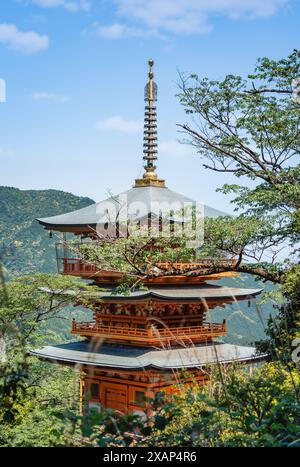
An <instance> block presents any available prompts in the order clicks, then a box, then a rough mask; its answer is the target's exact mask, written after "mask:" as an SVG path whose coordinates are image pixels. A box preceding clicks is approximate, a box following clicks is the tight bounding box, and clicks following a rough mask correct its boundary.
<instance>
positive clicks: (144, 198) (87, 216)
mask: <svg viewBox="0 0 300 467" xmlns="http://www.w3.org/2000/svg"><path fill="white" fill-rule="evenodd" d="M195 204H196V201H195V200H193V199H191V198H189V197H187V196H184V195H182V194H180V193H177V192H175V191H172V190H170V189H169V188H167V187H154V186H140V187H133V188H131V189H130V190H127V191H123V192H122V193H120V194H118V195H115V196H110V197H108V198H106V199H105V200H103V201H100V202H98V203H94V204H91V205H90V206H87V207H85V208H81V209H77V210H76V211H71V212H68V213H65V214H60V215H58V216H52V217H44V218H39V219H37V220H38V222H39V223H40V224H42V225H43V226H45V228H46V229H50V230H62V231H66V232H68V231H70V232H72V231H74V229H76V228H77V230H80V229H82V230H86V231H88V230H90V229H93V228H95V226H96V225H98V224H99V223H100V224H101V222H102V223H104V222H107V220H106V219H107V217H106V216H105V212H106V210H107V209H109V210H110V212H109V220H110V222H111V223H114V222H116V220H117V218H119V217H120V213H122V212H123V211H124V212H125V210H126V212H127V215H126V214H125V215H126V219H127V220H131V219H132V220H135V221H137V220H141V219H144V218H145V217H147V216H148V215H149V214H152V215H157V210H158V208H159V210H160V212H161V214H162V216H168V215H170V209H173V210H174V211H175V213H176V211H179V209H180V208H182V207H184V206H185V205H195ZM203 214H204V217H210V218H215V217H219V216H224V215H226V213H224V212H222V211H219V210H217V209H214V208H212V207H210V206H207V205H204V209H203Z"/></svg>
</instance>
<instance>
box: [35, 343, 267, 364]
mask: <svg viewBox="0 0 300 467" xmlns="http://www.w3.org/2000/svg"><path fill="white" fill-rule="evenodd" d="M31 353H32V354H33V355H36V356H38V357H41V358H45V359H48V360H52V361H53V360H54V361H57V362H64V363H70V364H73V365H75V364H88V365H95V366H100V367H108V368H109V367H110V368H124V369H125V368H128V369H129V368H131V369H143V368H147V367H154V368H159V369H172V368H173V369H175V368H177V369H180V368H193V367H194V368H195V367H203V366H205V365H208V364H214V363H217V362H220V363H229V362H233V361H240V362H247V361H248V362H249V361H252V360H257V359H262V358H264V356H259V355H257V354H256V351H255V348H253V347H242V346H238V345H232V344H223V343H215V344H210V345H196V346H193V347H189V348H187V347H186V348H173V349H170V350H155V349H151V348H140V347H133V346H117V345H105V344H95V343H89V342H88V341H80V342H70V343H69V344H63V345H56V346H47V347H43V348H42V349H38V350H33V351H32V352H31Z"/></svg>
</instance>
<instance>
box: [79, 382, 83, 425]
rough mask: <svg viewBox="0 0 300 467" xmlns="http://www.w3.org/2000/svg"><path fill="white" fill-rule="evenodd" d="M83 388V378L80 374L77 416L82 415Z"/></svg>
mask: <svg viewBox="0 0 300 467" xmlns="http://www.w3.org/2000/svg"><path fill="white" fill-rule="evenodd" d="M83 388H84V376H83V375H82V373H80V379H79V415H80V416H81V417H82V415H83Z"/></svg>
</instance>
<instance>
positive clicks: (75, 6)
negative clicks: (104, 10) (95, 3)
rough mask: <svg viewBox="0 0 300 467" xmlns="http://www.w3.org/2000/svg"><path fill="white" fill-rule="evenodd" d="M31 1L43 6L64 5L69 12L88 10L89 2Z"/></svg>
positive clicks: (72, 0)
mask: <svg viewBox="0 0 300 467" xmlns="http://www.w3.org/2000/svg"><path fill="white" fill-rule="evenodd" d="M31 3H34V4H35V5H38V6H41V7H43V8H54V7H58V6H62V7H64V8H65V9H66V10H68V11H71V12H77V11H90V9H91V2H90V1H89V0H31Z"/></svg>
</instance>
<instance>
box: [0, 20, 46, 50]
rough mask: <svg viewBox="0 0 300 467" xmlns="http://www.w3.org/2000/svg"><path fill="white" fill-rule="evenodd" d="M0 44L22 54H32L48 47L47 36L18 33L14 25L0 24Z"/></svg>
mask: <svg viewBox="0 0 300 467" xmlns="http://www.w3.org/2000/svg"><path fill="white" fill-rule="evenodd" d="M0 43H2V44H5V45H7V46H8V47H9V48H10V49H13V50H17V51H18V52H22V53H24V54H33V53H36V52H39V51H40V50H44V49H47V47H48V46H49V38H48V36H45V35H44V36H42V35H40V34H38V33H36V32H34V31H28V32H23V31H20V30H19V29H18V28H17V26H15V25H14V24H5V23H2V24H0Z"/></svg>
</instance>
